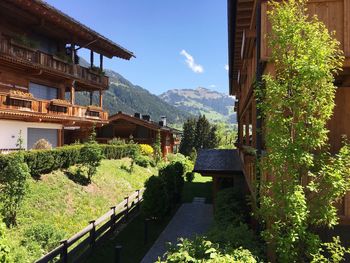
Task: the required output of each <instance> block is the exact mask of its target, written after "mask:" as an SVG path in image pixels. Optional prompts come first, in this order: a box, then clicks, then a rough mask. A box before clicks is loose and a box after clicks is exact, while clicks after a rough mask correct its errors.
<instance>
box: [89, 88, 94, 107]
mask: <svg viewBox="0 0 350 263" xmlns="http://www.w3.org/2000/svg"><path fill="white" fill-rule="evenodd" d="M93 95H94V92H93V91H90V105H92V96H93Z"/></svg>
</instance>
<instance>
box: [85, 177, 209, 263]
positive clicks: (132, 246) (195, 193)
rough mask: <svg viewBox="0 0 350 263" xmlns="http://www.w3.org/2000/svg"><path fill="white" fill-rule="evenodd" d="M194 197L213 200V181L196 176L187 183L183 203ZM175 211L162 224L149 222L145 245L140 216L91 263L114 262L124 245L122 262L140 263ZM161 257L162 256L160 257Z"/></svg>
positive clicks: (142, 219) (142, 221)
mask: <svg viewBox="0 0 350 263" xmlns="http://www.w3.org/2000/svg"><path fill="white" fill-rule="evenodd" d="M193 197H205V198H206V199H207V202H211V199H212V179H211V177H203V176H201V175H200V174H196V175H195V178H194V180H193V182H191V183H190V182H185V186H184V189H183V202H185V203H187V202H192V200H193ZM174 214H175V211H174V212H173V213H172V214H171V215H169V216H168V217H167V218H165V219H164V220H163V221H161V222H149V227H148V234H149V236H148V243H147V244H146V245H145V244H144V218H143V216H142V215H138V216H137V217H136V218H135V219H134V220H133V221H131V222H130V223H129V224H128V225H127V226H126V228H124V229H123V231H121V232H120V234H118V235H117V236H116V237H114V238H112V239H111V240H108V241H106V242H105V244H102V246H101V248H100V249H98V250H97V251H96V252H95V253H94V255H93V256H92V257H90V259H89V261H88V262H89V263H98V262H106V263H108V262H114V253H115V251H114V248H115V246H116V245H122V246H123V248H122V251H121V262H123V263H136V262H140V261H141V260H142V258H143V257H144V255H145V254H146V253H147V251H148V250H149V249H150V248H151V246H152V245H153V243H154V242H155V241H156V239H157V238H158V236H159V235H160V233H161V232H162V231H163V230H164V228H165V227H166V226H167V224H168V223H169V221H170V220H171V218H172V216H173V215H174ZM160 256H161V255H160Z"/></svg>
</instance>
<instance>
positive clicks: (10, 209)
mask: <svg viewBox="0 0 350 263" xmlns="http://www.w3.org/2000/svg"><path fill="white" fill-rule="evenodd" d="M3 161H4V160H3ZM5 163H6V164H5ZM2 165H4V167H2V169H1V170H0V211H1V214H2V216H3V217H4V220H5V222H6V224H7V225H8V226H11V225H16V217H17V211H18V209H19V207H20V205H21V203H22V201H23V199H24V195H25V193H26V189H27V178H28V177H29V176H30V174H29V169H28V166H27V164H26V163H25V162H24V157H23V154H22V152H18V153H17V154H11V155H8V156H6V162H5V161H4V162H3V164H2Z"/></svg>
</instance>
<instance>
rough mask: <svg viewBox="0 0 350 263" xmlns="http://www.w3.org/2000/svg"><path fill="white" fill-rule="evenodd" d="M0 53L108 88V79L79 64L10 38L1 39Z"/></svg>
mask: <svg viewBox="0 0 350 263" xmlns="http://www.w3.org/2000/svg"><path fill="white" fill-rule="evenodd" d="M0 53H2V54H5V55H7V56H10V57H11V58H12V59H16V60H17V61H18V62H22V63H23V62H24V63H30V64H33V65H37V66H39V67H40V68H42V69H44V70H54V71H58V72H60V73H63V74H67V75H70V76H71V77H73V78H77V79H81V80H83V81H85V82H87V83H89V84H92V85H98V86H103V87H107V86H108V77H107V76H104V75H103V74H100V73H98V72H94V71H93V70H92V69H89V68H84V67H82V66H80V65H77V64H72V63H69V62H67V61H64V60H62V59H60V58H58V57H56V56H55V55H51V54H47V53H45V52H42V51H39V50H36V49H32V48H30V47H27V46H24V45H21V44H18V43H16V42H15V41H13V40H12V39H10V38H7V37H4V36H2V37H1V39H0Z"/></svg>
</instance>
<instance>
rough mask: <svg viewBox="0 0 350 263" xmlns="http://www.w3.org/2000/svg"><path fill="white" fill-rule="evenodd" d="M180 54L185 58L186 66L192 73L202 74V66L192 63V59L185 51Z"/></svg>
mask: <svg viewBox="0 0 350 263" xmlns="http://www.w3.org/2000/svg"><path fill="white" fill-rule="evenodd" d="M180 54H181V55H182V56H184V57H185V58H186V64H187V66H188V67H189V68H190V69H191V70H192V71H193V72H194V73H203V72H204V69H203V66H202V65H199V64H196V62H195V61H194V58H193V57H192V56H191V55H190V54H188V53H187V51H186V50H184V49H183V50H181V52H180Z"/></svg>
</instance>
